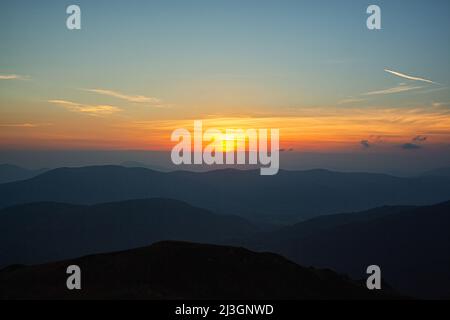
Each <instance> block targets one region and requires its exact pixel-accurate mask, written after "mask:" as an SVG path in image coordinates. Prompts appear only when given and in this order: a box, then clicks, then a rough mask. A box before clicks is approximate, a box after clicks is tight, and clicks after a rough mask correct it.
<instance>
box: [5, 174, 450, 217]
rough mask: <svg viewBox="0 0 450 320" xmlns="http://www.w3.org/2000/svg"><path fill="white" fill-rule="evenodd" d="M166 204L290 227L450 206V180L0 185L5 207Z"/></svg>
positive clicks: (74, 180)
mask: <svg viewBox="0 0 450 320" xmlns="http://www.w3.org/2000/svg"><path fill="white" fill-rule="evenodd" d="M152 197H162V198H171V199H177V200H182V201H185V202H188V203H190V204H192V205H194V206H199V207H202V208H205V209H208V210H212V211H214V212H215V213H219V214H233V215H239V216H243V217H245V218H247V219H249V220H251V221H253V222H258V223H260V224H267V223H269V224H292V223H295V222H300V221H302V220H305V219H308V218H312V217H316V216H318V215H324V214H333V213H338V212H347V211H362V210H367V209H370V208H374V207H378V206H383V205H405V204H406V205H430V204H433V203H438V202H443V201H446V200H448V199H450V178H448V177H440V176H437V177H436V176H420V177H413V178H400V177H394V176H389V175H383V174H368V173H339V172H331V171H326V170H310V171H280V172H279V174H278V175H276V176H270V177H267V176H260V175H259V172H258V171H255V170H250V171H239V170H232V169H227V170H221V171H211V172H205V173H193V172H184V171H177V172H168V173H163V172H158V171H153V170H149V169H145V168H125V167H120V166H97V167H82V168H60V169H54V170H51V171H48V172H45V173H43V174H41V175H39V176H37V177H34V178H31V179H28V180H25V181H16V182H11V183H6V184H0V208H1V207H3V208H4V207H7V206H12V205H17V204H23V203H30V202H42V201H52V202H63V203H72V204H96V203H102V202H111V201H124V200H130V199H142V198H152Z"/></svg>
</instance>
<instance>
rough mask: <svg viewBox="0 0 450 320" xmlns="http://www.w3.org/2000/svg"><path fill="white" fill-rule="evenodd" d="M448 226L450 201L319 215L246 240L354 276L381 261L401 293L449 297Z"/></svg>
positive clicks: (385, 275)
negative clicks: (429, 204)
mask: <svg viewBox="0 0 450 320" xmlns="http://www.w3.org/2000/svg"><path fill="white" fill-rule="evenodd" d="M449 230H450V202H446V203H442V204H438V205H434V206H426V207H417V208H415V207H383V208H378V209H375V210H370V211H367V212H361V213H356V214H342V215H332V216H325V217H319V218H316V219H312V220H310V221H306V222H302V223H299V224H296V225H294V226H291V227H286V228H282V229H281V230H279V231H277V232H273V233H264V234H260V235H258V236H256V237H254V238H252V239H248V240H247V242H246V243H241V244H243V245H246V246H248V247H250V248H254V249H259V250H270V251H273V252H277V253H279V254H282V255H284V256H286V257H288V258H289V259H292V260H293V261H295V262H297V263H300V264H302V265H307V266H309V265H311V266H314V267H321V268H331V269H333V270H336V271H338V272H343V273H346V274H349V275H350V276H352V277H354V278H361V277H363V276H364V274H365V270H366V267H367V266H369V265H372V264H376V265H379V266H380V267H381V269H382V274H383V277H384V279H385V280H386V281H387V282H388V283H389V284H391V285H392V286H393V287H394V288H396V289H398V290H400V291H401V292H404V293H406V294H409V295H411V296H416V297H422V298H446V297H447V298H448V297H450V233H449ZM244 242H245V241H244Z"/></svg>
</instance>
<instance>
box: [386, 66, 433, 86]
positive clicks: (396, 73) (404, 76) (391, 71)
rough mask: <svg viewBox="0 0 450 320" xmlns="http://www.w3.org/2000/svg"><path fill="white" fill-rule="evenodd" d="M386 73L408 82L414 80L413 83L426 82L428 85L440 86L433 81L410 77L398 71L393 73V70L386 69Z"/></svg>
mask: <svg viewBox="0 0 450 320" xmlns="http://www.w3.org/2000/svg"><path fill="white" fill-rule="evenodd" d="M384 71H386V72H388V73H390V74H393V75H394V76H397V77H400V78H403V79H408V80H413V81H421V82H426V83H432V84H438V83H437V82H434V81H432V80H428V79H425V78H421V77H415V76H410V75H407V74H404V73H401V72H397V71H393V70H389V69H384Z"/></svg>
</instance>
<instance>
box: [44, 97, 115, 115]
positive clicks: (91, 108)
mask: <svg viewBox="0 0 450 320" xmlns="http://www.w3.org/2000/svg"><path fill="white" fill-rule="evenodd" d="M48 102H50V103H53V104H57V105H60V106H63V107H65V108H67V109H68V110H70V111H73V112H79V113H85V114H89V115H96V116H98V115H110V114H113V113H116V112H120V111H122V109H120V108H118V107H114V106H109V105H87V104H80V103H76V102H71V101H67V100H49V101H48Z"/></svg>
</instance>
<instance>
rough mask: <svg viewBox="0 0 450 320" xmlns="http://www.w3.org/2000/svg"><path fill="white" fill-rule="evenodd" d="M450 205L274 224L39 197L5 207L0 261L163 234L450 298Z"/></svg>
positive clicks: (174, 204)
mask: <svg viewBox="0 0 450 320" xmlns="http://www.w3.org/2000/svg"><path fill="white" fill-rule="evenodd" d="M448 230H450V202H445V203H441V204H437V205H433V206H422V207H415V206H395V207H386V206H385V207H380V208H376V209H372V210H369V211H364V212H354V213H344V214H336V215H327V216H321V217H317V218H313V219H311V220H307V221H304V222H301V223H297V224H294V225H291V226H287V227H280V228H278V229H277V230H274V231H267V230H265V229H262V228H259V227H258V226H255V225H254V224H252V223H251V222H249V221H247V220H246V219H244V218H241V217H238V216H227V215H218V214H214V213H212V212H210V211H208V210H205V209H200V208H197V207H193V206H190V205H188V204H186V203H183V202H180V201H177V200H168V199H148V200H129V201H124V202H115V203H105V204H98V205H68V204H61V203H33V204H25V205H18V206H14V207H10V208H6V209H3V210H1V211H0V266H3V267H6V266H7V265H11V264H36V263H45V262H50V261H57V260H62V259H68V258H73V257H78V256H82V255H87V254H96V253H103V252H112V251H117V250H127V249H132V248H136V247H141V246H146V245H149V244H152V243H155V242H158V241H163V240H182V241H195V242H204V243H211V244H221V245H233V246H241V247H246V248H249V249H251V250H255V251H264V252H265V251H270V252H274V253H277V254H281V255H283V256H285V257H286V258H288V259H290V260H292V261H294V262H295V263H298V264H300V265H304V266H313V267H319V268H329V269H332V270H336V271H337V272H339V273H343V274H348V275H350V276H351V277H352V278H353V279H363V278H366V277H367V275H366V274H365V272H366V268H367V267H368V266H369V265H373V264H375V265H379V266H380V267H381V270H382V276H383V279H384V280H385V281H386V282H387V283H389V284H390V285H392V287H393V288H395V289H397V290H399V292H401V293H403V294H406V295H409V296H414V297H419V298H449V297H450V291H449V288H450V272H449V270H450V254H449V252H450V236H449V234H448Z"/></svg>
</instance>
